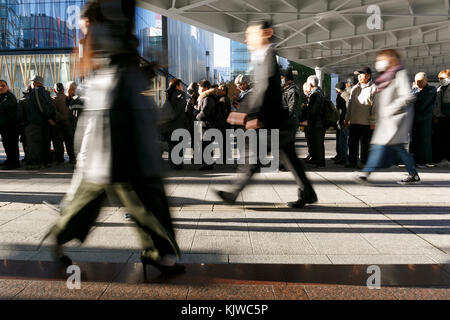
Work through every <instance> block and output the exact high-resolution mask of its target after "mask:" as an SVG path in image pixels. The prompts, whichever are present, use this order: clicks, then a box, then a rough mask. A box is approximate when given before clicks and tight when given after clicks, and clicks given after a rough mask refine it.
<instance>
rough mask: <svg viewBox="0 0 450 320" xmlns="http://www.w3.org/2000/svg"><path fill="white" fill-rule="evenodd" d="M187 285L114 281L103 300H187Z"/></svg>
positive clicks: (104, 294)
mask: <svg viewBox="0 0 450 320" xmlns="http://www.w3.org/2000/svg"><path fill="white" fill-rule="evenodd" d="M188 291H189V287H188V286H187V285H185V286H183V285H173V284H167V285H166V284H160V283H159V284H149V283H146V284H124V283H120V284H119V283H113V284H111V285H110V286H109V287H108V288H107V289H106V291H105V292H104V293H103V295H102V296H101V298H100V299H101V300H185V299H186V297H187V295H188Z"/></svg>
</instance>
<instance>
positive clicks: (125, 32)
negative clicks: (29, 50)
mask: <svg viewBox="0 0 450 320" xmlns="http://www.w3.org/2000/svg"><path fill="white" fill-rule="evenodd" d="M134 17H135V1H131V0H127V1H119V0H103V1H94V0H93V1H89V2H88V3H87V5H86V6H85V8H84V9H83V12H82V19H81V20H82V21H83V20H87V21H86V22H87V23H86V24H87V25H88V28H87V34H86V38H87V39H88V40H89V41H87V42H86V43H88V46H87V47H85V48H84V53H85V56H84V57H86V58H84V59H89V58H91V59H95V61H96V62H97V63H96V64H95V65H94V64H92V61H91V62H90V61H84V62H85V63H86V66H90V67H91V68H95V69H94V70H93V71H95V72H93V71H92V73H91V76H90V77H89V78H88V79H87V80H86V88H87V90H86V94H85V96H86V105H85V108H84V110H83V113H82V114H81V117H80V119H79V120H78V128H77V132H76V134H77V139H76V141H77V145H79V144H80V145H81V148H82V150H81V151H80V153H79V154H80V155H83V157H79V158H78V159H77V160H78V161H77V170H78V171H79V172H80V174H81V181H80V183H79V185H78V187H77V191H76V192H75V194H74V197H73V199H72V200H71V201H70V202H69V203H68V204H67V206H64V208H63V210H62V215H61V217H60V218H59V220H58V221H57V222H56V223H55V225H54V226H53V227H52V228H51V230H50V231H49V233H48V234H47V235H46V237H44V240H45V239H46V238H47V237H49V236H51V237H52V238H53V240H54V242H55V246H54V249H53V253H54V255H55V258H57V259H58V260H59V261H60V262H62V263H64V264H65V265H67V264H72V261H71V259H70V258H69V257H67V256H65V255H64V254H63V248H62V245H63V244H65V243H67V242H69V241H71V240H73V239H79V240H80V241H81V242H83V241H84V240H85V239H86V237H87V236H88V234H89V232H90V231H91V229H92V225H93V224H94V222H95V221H96V218H97V217H98V215H99V213H100V209H101V207H102V203H103V202H104V200H105V199H106V194H107V191H108V192H109V191H110V192H111V193H113V194H115V195H116V196H118V198H119V199H120V201H121V202H122V203H123V204H124V205H125V206H127V208H128V209H129V210H130V212H131V214H132V218H133V221H134V222H135V224H134V225H135V226H136V228H137V229H138V231H139V232H138V234H139V238H140V242H141V246H142V251H141V261H142V264H143V270H144V278H145V277H146V265H148V264H150V265H152V266H154V267H156V268H157V269H158V270H159V271H160V272H162V273H166V274H173V273H179V272H183V271H184V269H185V268H184V266H182V265H178V264H176V263H175V261H173V260H172V259H171V258H170V255H171V254H175V255H177V256H178V255H179V254H180V249H179V247H178V244H177V242H176V240H175V232H174V229H173V224H172V220H171V217H170V211H169V208H168V202H167V197H166V194H165V191H164V186H163V182H162V179H161V171H162V170H161V169H162V166H161V157H160V154H159V152H158V149H159V147H158V142H157V139H158V132H157V127H156V123H157V117H158V116H157V109H156V106H155V103H154V101H153V99H152V98H150V97H149V96H146V95H143V94H142V92H144V91H147V90H148V89H149V88H150V79H149V77H148V74H146V73H144V71H143V69H141V68H139V61H140V60H139V55H138V52H137V45H138V41H137V39H136V38H135V37H134V35H133V32H134ZM85 70H87V67H86V68H85V69H84V71H85ZM145 70H147V69H145Z"/></svg>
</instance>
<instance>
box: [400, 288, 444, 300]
mask: <svg viewBox="0 0 450 320" xmlns="http://www.w3.org/2000/svg"><path fill="white" fill-rule="evenodd" d="M391 290H392V291H393V293H394V295H395V296H396V297H397V298H398V299H400V300H450V287H447V288H392V289H391Z"/></svg>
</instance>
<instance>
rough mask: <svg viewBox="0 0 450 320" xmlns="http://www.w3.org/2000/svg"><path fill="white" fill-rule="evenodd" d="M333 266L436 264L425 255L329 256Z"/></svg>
mask: <svg viewBox="0 0 450 320" xmlns="http://www.w3.org/2000/svg"><path fill="white" fill-rule="evenodd" d="M327 256H328V258H330V260H331V262H332V263H333V264H435V263H436V262H435V261H434V260H433V259H431V258H429V257H427V256H424V255H381V254H374V255H333V254H329V255H327Z"/></svg>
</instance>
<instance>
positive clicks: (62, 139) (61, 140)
mask: <svg viewBox="0 0 450 320" xmlns="http://www.w3.org/2000/svg"><path fill="white" fill-rule="evenodd" d="M54 91H55V93H56V96H55V97H54V98H53V101H54V102H55V111H56V126H55V130H54V132H55V133H54V139H55V140H54V144H55V153H56V161H57V162H58V163H64V145H65V146H66V151H67V155H68V156H69V161H70V163H72V164H74V163H75V152H74V150H73V138H72V135H71V134H70V127H69V108H68V106H67V96H66V95H65V93H64V85H63V84H62V83H57V84H55V88H54Z"/></svg>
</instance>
